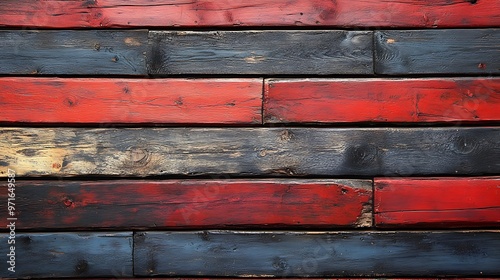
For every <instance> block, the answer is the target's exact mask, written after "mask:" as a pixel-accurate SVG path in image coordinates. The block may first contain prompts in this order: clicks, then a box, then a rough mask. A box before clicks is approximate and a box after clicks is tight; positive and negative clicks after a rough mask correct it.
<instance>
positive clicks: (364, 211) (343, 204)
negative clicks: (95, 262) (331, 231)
mask: <svg viewBox="0 0 500 280" xmlns="http://www.w3.org/2000/svg"><path fill="white" fill-rule="evenodd" d="M371 193H372V183H371V181H369V180H276V179H275V180H168V181H136V180H134V181H122V180H120V181H97V182H86V181H83V182H82V181H70V182H66V181H18V182H17V185H16V196H17V197H18V198H17V199H16V200H17V201H16V205H17V207H16V209H18V211H17V213H16V217H19V221H18V223H17V228H19V229H30V230H33V229H36V230H41V229H55V228H56V229H86V230H89V229H94V228H110V229H114V230H116V229H117V228H119V229H127V230H130V229H147V228H154V229H158V228H220V227H233V228H235V227H246V228H249V227H254V228H298V227H316V228H318V227H323V228H326V227H328V228H332V227H344V228H345V227H367V226H371V224H372V211H371V209H372V207H371V201H372V196H371ZM0 198H3V200H2V201H7V192H5V195H4V194H2V195H0ZM6 207H7V206H6V205H5V208H6ZM3 212H5V214H4V213H3ZM3 212H0V217H3V218H4V220H5V219H6V218H7V211H3Z"/></svg>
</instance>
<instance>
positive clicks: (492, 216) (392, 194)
mask: <svg viewBox="0 0 500 280" xmlns="http://www.w3.org/2000/svg"><path fill="white" fill-rule="evenodd" d="M374 204H375V219H376V222H377V226H378V227H389V228H401V227H417V226H419V227H425V228H430V227H433V228H436V227H499V226H500V177H472V178H376V179H375V201H374Z"/></svg>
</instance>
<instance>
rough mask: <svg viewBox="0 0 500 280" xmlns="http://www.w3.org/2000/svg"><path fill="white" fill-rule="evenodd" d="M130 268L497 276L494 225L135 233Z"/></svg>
mask: <svg viewBox="0 0 500 280" xmlns="http://www.w3.org/2000/svg"><path fill="white" fill-rule="evenodd" d="M134 241H135V243H134V271H135V274H136V275H140V276H151V275H171V276H176V275H183V276H200V275H203V276H248V275H252V276H278V277H287V276H300V277H302V276H321V277H328V276H436V275H440V276H451V275H459V276H498V275H500V250H498V247H499V246H500V234H499V232H324V233H321V232H314V233H306V232H265V233H263V232H230V231H204V232H138V233H136V234H135V235H134Z"/></svg>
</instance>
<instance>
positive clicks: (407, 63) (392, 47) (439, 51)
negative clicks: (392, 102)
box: [375, 29, 500, 75]
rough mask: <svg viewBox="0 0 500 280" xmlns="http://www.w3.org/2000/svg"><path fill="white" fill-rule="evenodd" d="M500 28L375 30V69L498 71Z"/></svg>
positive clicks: (401, 71)
mask: <svg viewBox="0 0 500 280" xmlns="http://www.w3.org/2000/svg"><path fill="white" fill-rule="evenodd" d="M499 45H500V29H453V30H387V31H376V32H375V73H377V74H389V75H404V74H498V73H500V60H499V59H498V57H499V56H500V47H499Z"/></svg>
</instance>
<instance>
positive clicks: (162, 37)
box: [148, 30, 373, 75]
mask: <svg viewBox="0 0 500 280" xmlns="http://www.w3.org/2000/svg"><path fill="white" fill-rule="evenodd" d="M150 37H151V42H152V50H151V52H150V53H149V54H148V67H149V71H150V73H151V74H157V75H169V74H209V75H213V74H231V75H233V74H268V75H276V74H297V75H307V74H317V75H330V74H373V32H371V31H340V30H321V31H311V30H308V31H274V30H273V31H269V30H267V31H214V32H211V31H201V32H185V31H182V32H177V31H152V32H150Z"/></svg>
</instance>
